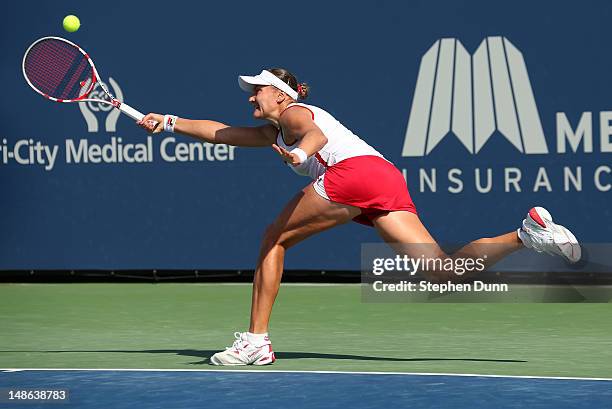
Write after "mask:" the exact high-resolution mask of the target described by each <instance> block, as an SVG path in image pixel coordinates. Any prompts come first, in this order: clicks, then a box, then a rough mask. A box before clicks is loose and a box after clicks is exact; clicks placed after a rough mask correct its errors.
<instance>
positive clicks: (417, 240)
mask: <svg viewBox="0 0 612 409" xmlns="http://www.w3.org/2000/svg"><path fill="white" fill-rule="evenodd" d="M373 223H374V226H375V227H376V230H377V231H378V233H379V234H380V236H381V237H382V238H383V239H384V240H385V241H386V242H387V243H389V244H390V245H391V246H392V247H393V248H394V249H395V250H396V251H397V252H398V253H400V254H406V255H408V256H410V257H415V258H418V257H421V256H425V257H426V258H428V259H437V258H446V257H451V258H453V257H463V258H479V257H482V256H483V254H487V258H486V261H485V267H489V266H491V265H493V264H495V263H496V262H498V261H499V260H501V259H502V258H504V257H506V256H507V255H508V254H510V253H512V252H514V251H516V250H518V249H520V248H521V247H522V246H523V244H522V243H521V241H520V239H519V238H518V235H517V233H516V231H513V232H510V233H506V234H502V235H500V236H496V237H491V238H482V239H478V240H475V241H473V242H471V243H469V244H467V245H466V246H464V247H463V248H461V249H460V250H458V251H457V252H455V253H453V254H452V255H447V254H446V253H445V252H444V251H443V250H442V249H441V248H440V247H439V246H438V244H437V243H436V241H435V240H434V238H433V237H432V236H431V234H429V232H428V231H427V229H426V228H425V226H424V225H423V223H421V220H420V219H419V217H418V216H417V215H416V214H414V213H411V212H407V211H395V212H389V213H387V214H384V215H382V216H378V217H377V218H375V219H374V220H373ZM425 273H426V274H428V275H429V276H430V277H431V278H433V279H436V280H444V281H445V280H453V279H457V278H458V276H457V275H455V274H453V273H452V272H447V271H426V272H425Z"/></svg>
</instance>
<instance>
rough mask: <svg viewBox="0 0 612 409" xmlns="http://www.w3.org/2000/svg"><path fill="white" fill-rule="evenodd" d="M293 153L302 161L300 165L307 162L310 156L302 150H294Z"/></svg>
mask: <svg viewBox="0 0 612 409" xmlns="http://www.w3.org/2000/svg"><path fill="white" fill-rule="evenodd" d="M291 153H295V154H296V155H297V157H298V158H299V159H300V163H299V164H300V165H301V164H302V163H304V162H306V160H307V159H308V155H306V152H304V151H303V150H302V149H300V148H295V149H294V150H292V151H291Z"/></svg>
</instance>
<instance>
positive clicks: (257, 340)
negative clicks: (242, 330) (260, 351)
mask: <svg viewBox="0 0 612 409" xmlns="http://www.w3.org/2000/svg"><path fill="white" fill-rule="evenodd" d="M246 337H247V340H248V341H249V342H250V343H251V344H253V345H262V344H264V343H266V342H269V341H270V338H268V333H267V332H266V333H264V334H253V333H252V332H247V333H246Z"/></svg>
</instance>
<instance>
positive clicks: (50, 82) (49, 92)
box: [22, 37, 144, 121]
mask: <svg viewBox="0 0 612 409" xmlns="http://www.w3.org/2000/svg"><path fill="white" fill-rule="evenodd" d="M22 68H23V76H24V77H25V80H26V81H27V83H28V84H29V85H30V87H32V89H33V90H34V91H36V92H38V93H39V94H40V95H42V96H43V97H45V98H47V99H48V100H50V101H55V102H88V101H92V102H97V103H101V104H109V105H112V106H113V107H115V108H117V109H118V110H120V111H121V112H123V113H124V114H126V115H127V116H129V117H130V118H132V119H135V120H136V121H140V120H142V118H144V115H143V114H142V113H140V112H138V111H137V110H135V109H134V108H132V107H131V106H129V105H127V104H126V103H124V102H121V101H119V100H117V98H115V97H114V96H113V95H112V94H111V93H110V92H109V91H108V89H107V88H106V86H105V85H104V84H103V83H102V82H100V75H99V74H98V70H96V66H95V65H94V63H93V61H92V60H91V58H90V57H89V54H87V53H86V52H85V51H84V50H83V49H82V48H81V47H79V46H78V45H76V44H74V43H72V42H70V41H68V40H66V39H64V38H61V37H43V38H40V39H38V40H36V41H34V43H32V45H30V47H28V49H27V50H26V52H25V55H24V56H23V63H22ZM96 84H97V85H99V86H100V88H101V89H102V90H103V91H104V93H105V94H106V96H107V97H108V99H97V98H89V95H90V94H91V92H92V91H93V90H94V88H95V87H96Z"/></svg>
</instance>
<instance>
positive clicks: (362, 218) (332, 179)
mask: <svg viewBox="0 0 612 409" xmlns="http://www.w3.org/2000/svg"><path fill="white" fill-rule="evenodd" d="M323 185H324V186H325V192H326V193H327V196H328V197H329V198H330V200H331V201H333V202H337V203H342V204H346V205H351V206H355V207H358V208H360V209H361V214H360V215H359V216H357V217H355V218H354V219H353V220H354V221H356V222H357V223H361V224H365V225H367V226H373V223H372V219H374V218H375V217H377V216H380V215H383V214H387V213H389V212H391V211H396V210H406V211H409V212H412V213H414V214H416V213H417V211H416V207H415V206H414V203H413V202H412V199H411V198H410V193H408V187H407V186H406V180H405V179H404V177H403V175H402V173H401V172H400V171H399V170H398V169H397V168H396V167H395V166H394V165H393V164H392V163H391V162H388V161H387V160H385V159H383V158H381V157H379V156H373V155H368V156H356V157H353V158H349V159H345V160H343V161H340V162H338V163H336V164H335V165H332V166H330V167H329V168H327V170H326V171H325V177H324V179H323Z"/></svg>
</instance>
